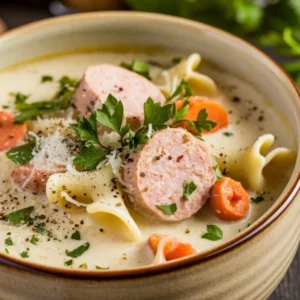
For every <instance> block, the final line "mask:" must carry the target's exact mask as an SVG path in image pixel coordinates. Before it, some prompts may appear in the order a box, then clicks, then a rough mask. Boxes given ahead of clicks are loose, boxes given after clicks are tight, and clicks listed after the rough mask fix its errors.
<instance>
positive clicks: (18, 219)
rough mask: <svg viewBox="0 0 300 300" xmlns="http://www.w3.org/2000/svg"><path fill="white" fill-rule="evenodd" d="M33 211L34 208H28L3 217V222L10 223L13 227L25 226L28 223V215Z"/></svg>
mask: <svg viewBox="0 0 300 300" xmlns="http://www.w3.org/2000/svg"><path fill="white" fill-rule="evenodd" d="M33 210H34V206H29V207H26V208H23V209H20V210H17V211H15V212H12V213H10V214H8V215H6V216H4V217H3V220H5V221H10V222H11V223H12V224H13V225H19V224H26V223H27V222H29V221H30V215H31V213H32V212H33Z"/></svg>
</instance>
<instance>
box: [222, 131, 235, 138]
mask: <svg viewBox="0 0 300 300" xmlns="http://www.w3.org/2000/svg"><path fill="white" fill-rule="evenodd" d="M223 135H225V136H227V137H230V136H233V133H232V132H227V131H226V132H223Z"/></svg>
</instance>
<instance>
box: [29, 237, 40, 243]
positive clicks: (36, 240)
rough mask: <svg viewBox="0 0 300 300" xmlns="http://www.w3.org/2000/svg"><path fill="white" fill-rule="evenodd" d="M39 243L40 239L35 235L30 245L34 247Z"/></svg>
mask: <svg viewBox="0 0 300 300" xmlns="http://www.w3.org/2000/svg"><path fill="white" fill-rule="evenodd" d="M39 241H40V240H39V238H37V237H36V236H35V235H33V236H32V237H31V240H30V243H31V244H32V245H37V244H38V242H39Z"/></svg>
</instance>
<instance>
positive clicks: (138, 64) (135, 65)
mask: <svg viewBox="0 0 300 300" xmlns="http://www.w3.org/2000/svg"><path fill="white" fill-rule="evenodd" d="M121 67H123V68H125V69H128V70H130V71H133V72H135V73H138V74H140V75H142V76H144V77H146V78H147V79H149V80H151V78H150V75H149V71H150V68H149V66H148V65H147V64H145V63H144V62H142V61H140V60H138V59H134V60H133V61H132V62H131V64H128V63H125V62H122V63H121Z"/></svg>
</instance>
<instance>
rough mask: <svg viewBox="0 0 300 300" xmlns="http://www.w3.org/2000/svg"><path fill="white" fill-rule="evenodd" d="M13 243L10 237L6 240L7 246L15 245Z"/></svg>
mask: <svg viewBox="0 0 300 300" xmlns="http://www.w3.org/2000/svg"><path fill="white" fill-rule="evenodd" d="M13 244H14V243H13V241H12V240H11V238H10V237H9V238H7V239H6V240H5V246H13Z"/></svg>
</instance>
